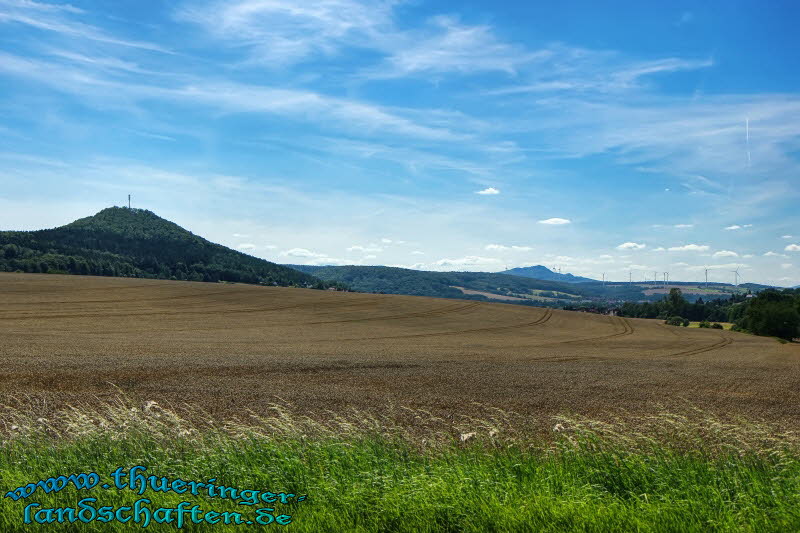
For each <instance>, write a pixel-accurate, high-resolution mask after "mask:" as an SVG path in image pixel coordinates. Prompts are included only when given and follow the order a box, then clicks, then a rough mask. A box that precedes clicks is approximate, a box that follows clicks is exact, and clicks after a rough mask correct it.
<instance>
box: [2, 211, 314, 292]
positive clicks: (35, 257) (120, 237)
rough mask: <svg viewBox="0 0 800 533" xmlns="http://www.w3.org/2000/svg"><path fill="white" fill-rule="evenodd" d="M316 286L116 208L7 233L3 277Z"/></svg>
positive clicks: (306, 277)
mask: <svg viewBox="0 0 800 533" xmlns="http://www.w3.org/2000/svg"><path fill="white" fill-rule="evenodd" d="M16 270H21V271H23V272H50V273H64V274H84V275H97V276H125V277H141V278H160V279H176V280H189V281H210V282H215V281H232V282H242V283H262V284H270V285H273V284H274V285H302V286H307V285H312V286H317V287H319V288H321V286H322V285H325V284H323V283H322V282H321V281H320V280H319V279H318V278H316V277H314V276H312V275H310V274H306V273H302V272H298V271H297V270H295V269H292V268H288V267H285V266H282V265H277V264H275V263H271V262H269V261H266V260H264V259H259V258H257V257H253V256H250V255H247V254H243V253H241V252H237V251H235V250H231V249H230V248H226V247H225V246H222V245H220V244H215V243H212V242H210V241H207V240H206V239H203V238H202V237H199V236H197V235H195V234H193V233H191V232H190V231H188V230H186V229H184V228H182V227H180V226H178V225H177V224H175V223H173V222H170V221H169V220H165V219H163V218H161V217H159V216H157V215H156V214H155V213H153V212H151V211H147V210H144V209H130V208H127V207H110V208H107V209H103V210H102V211H100V212H99V213H97V214H96V215H93V216H90V217H86V218H81V219H79V220H76V221H74V222H71V223H69V224H67V225H65V226H61V227H58V228H53V229H44V230H37V231H0V271H16Z"/></svg>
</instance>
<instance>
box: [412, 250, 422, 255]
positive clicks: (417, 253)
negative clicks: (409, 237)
mask: <svg viewBox="0 0 800 533" xmlns="http://www.w3.org/2000/svg"><path fill="white" fill-rule="evenodd" d="M411 255H425V252H422V251H420V250H414V251H413V252H411Z"/></svg>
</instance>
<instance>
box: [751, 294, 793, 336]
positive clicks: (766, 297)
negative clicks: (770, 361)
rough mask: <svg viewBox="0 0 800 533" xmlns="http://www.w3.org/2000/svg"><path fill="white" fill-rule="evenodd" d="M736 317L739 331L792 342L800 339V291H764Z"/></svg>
mask: <svg viewBox="0 0 800 533" xmlns="http://www.w3.org/2000/svg"><path fill="white" fill-rule="evenodd" d="M736 314H737V319H736V327H737V329H740V330H744V331H749V332H751V333H755V334H756V335H766V336H771V337H778V338H781V339H786V340H791V339H793V338H795V337H798V336H800V291H799V290H797V289H786V290H784V291H777V290H774V289H769V290H765V291H762V292H761V293H759V294H758V296H757V297H755V298H752V299H751V300H750V301H749V302H747V303H746V304H745V305H743V306H742V309H737V313H736Z"/></svg>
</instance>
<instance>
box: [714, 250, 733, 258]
mask: <svg viewBox="0 0 800 533" xmlns="http://www.w3.org/2000/svg"><path fill="white" fill-rule="evenodd" d="M712 257H739V254H737V253H736V252H732V251H730V250H720V251H718V252H714V255H713V256H712Z"/></svg>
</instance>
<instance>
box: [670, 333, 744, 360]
mask: <svg viewBox="0 0 800 533" xmlns="http://www.w3.org/2000/svg"><path fill="white" fill-rule="evenodd" d="M720 339H722V340H719V341H717V342H715V343H714V344H709V345H706V346H701V347H700V348H693V349H691V350H684V351H682V352H675V353H670V354H665V355H662V356H660V357H689V356H692V355H699V354H701V353H705V352H710V351H712V350H717V349H719V348H724V347H726V346H728V345H730V344H732V343H733V339H731V338H730V337H720Z"/></svg>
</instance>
